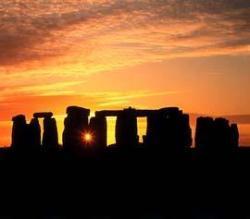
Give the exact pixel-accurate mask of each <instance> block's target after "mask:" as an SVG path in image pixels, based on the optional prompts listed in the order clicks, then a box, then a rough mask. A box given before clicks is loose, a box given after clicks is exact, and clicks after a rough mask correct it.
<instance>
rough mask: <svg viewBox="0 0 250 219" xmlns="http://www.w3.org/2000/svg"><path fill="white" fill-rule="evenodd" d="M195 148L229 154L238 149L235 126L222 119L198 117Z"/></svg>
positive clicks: (237, 135)
mask: <svg viewBox="0 0 250 219" xmlns="http://www.w3.org/2000/svg"><path fill="white" fill-rule="evenodd" d="M195 139H196V148H198V149H199V150H201V151H206V152H209V151H211V152H219V153H221V152H229V151H232V150H234V149H236V148H237V147H238V142H239V133H238V128H237V125H235V124H233V125H232V126H230V124H229V121H228V120H226V119H224V118H216V119H215V120H213V118H210V117H200V118H198V119H197V124H196V137H195Z"/></svg>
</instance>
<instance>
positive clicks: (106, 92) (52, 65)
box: [0, 0, 250, 145]
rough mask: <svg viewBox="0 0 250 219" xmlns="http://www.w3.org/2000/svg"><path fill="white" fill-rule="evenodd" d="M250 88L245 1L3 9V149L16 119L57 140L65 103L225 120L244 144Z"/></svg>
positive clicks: (16, 4)
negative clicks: (35, 120)
mask: <svg viewBox="0 0 250 219" xmlns="http://www.w3.org/2000/svg"><path fill="white" fill-rule="evenodd" d="M249 82H250V0H185V1H184V0H36V1H33V0H4V1H0V88H1V92H0V145H9V144H10V133H11V118H12V116H13V115H17V114H21V113H23V114H25V115H26V117H27V120H29V119H30V118H31V117H32V114H33V112H37V111H53V112H54V114H55V117H56V118H57V121H58V127H59V132H60V133H61V131H62V129H63V118H64V117H65V109H66V107H67V106H69V105H79V106H83V107H86V108H90V109H91V110H92V113H93V112H94V111H95V110H100V109H121V108H124V107H128V106H134V107H137V108H152V109H154V108H161V107H166V106H179V107H180V108H182V109H183V110H184V112H187V113H190V114H191V117H192V118H191V121H192V126H194V125H195V118H196V117H197V116H198V115H211V116H225V117H227V118H229V119H230V121H232V122H237V123H238V124H239V127H240V132H241V144H242V145H250V86H249ZM111 123H112V124H111ZM111 123H110V125H109V126H110V127H111V128H110V130H111V129H112V130H113V129H114V128H113V126H114V121H113V122H111ZM144 123H145V121H141V122H140V125H139V126H140V127H144V129H145V125H142V124H144ZM142 129H143V128H141V131H140V132H141V133H143V130H142ZM110 133H112V131H110ZM110 135H112V136H113V135H114V133H112V134H110ZM109 138H110V139H111V140H109V141H110V142H112V139H113V137H109Z"/></svg>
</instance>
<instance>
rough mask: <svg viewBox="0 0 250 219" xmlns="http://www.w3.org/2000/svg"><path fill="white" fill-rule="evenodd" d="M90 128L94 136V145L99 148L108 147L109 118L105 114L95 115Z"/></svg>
mask: <svg viewBox="0 0 250 219" xmlns="http://www.w3.org/2000/svg"><path fill="white" fill-rule="evenodd" d="M89 130H90V133H91V134H92V136H93V142H92V145H93V147H94V148H95V149H97V150H104V149H105V148H106V147H107V120H106V117H105V116H95V117H92V118H91V119H90V122H89Z"/></svg>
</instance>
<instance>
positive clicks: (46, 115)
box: [33, 112, 53, 118]
mask: <svg viewBox="0 0 250 219" xmlns="http://www.w3.org/2000/svg"><path fill="white" fill-rule="evenodd" d="M52 116H53V113H52V112H39V113H34V114H33V117H34V118H51V117H52Z"/></svg>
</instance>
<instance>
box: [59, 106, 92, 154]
mask: <svg viewBox="0 0 250 219" xmlns="http://www.w3.org/2000/svg"><path fill="white" fill-rule="evenodd" d="M89 114H90V110H89V109H85V108H82V107H77V106H70V107H68V108H67V117H66V118H65V120H64V131H63V147H64V149H65V150H66V151H69V152H72V153H78V152H81V151H82V150H83V146H84V140H83V134H84V132H86V131H87V130H88V116H89Z"/></svg>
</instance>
